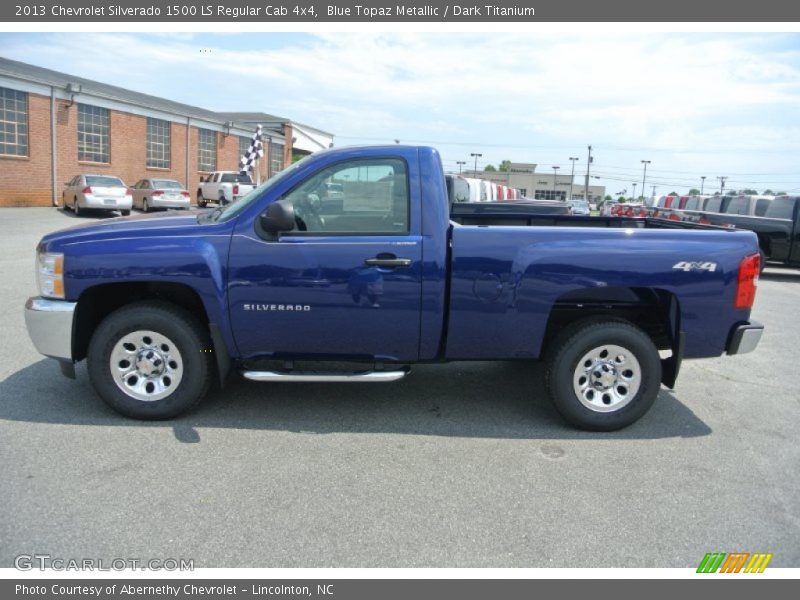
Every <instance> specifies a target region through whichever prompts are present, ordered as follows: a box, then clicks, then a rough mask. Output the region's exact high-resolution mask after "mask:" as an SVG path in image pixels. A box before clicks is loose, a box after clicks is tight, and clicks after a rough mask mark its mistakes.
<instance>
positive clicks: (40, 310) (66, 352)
mask: <svg viewBox="0 0 800 600" xmlns="http://www.w3.org/2000/svg"><path fill="white" fill-rule="evenodd" d="M76 306H77V302H67V301H66V300H49V299H47V298H41V297H39V296H36V297H34V298H28V301H27V302H26V303H25V325H26V326H27V327H28V335H29V336H30V338H31V341H33V345H34V346H35V347H36V350H38V351H39V352H40V353H41V354H44V355H45V356H49V357H50V358H56V359H58V360H66V361H70V362H72V321H73V318H74V316H75V307H76Z"/></svg>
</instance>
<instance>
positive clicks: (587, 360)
mask: <svg viewBox="0 0 800 600" xmlns="http://www.w3.org/2000/svg"><path fill="white" fill-rule="evenodd" d="M641 385H642V368H641V366H640V365H639V361H638V360H637V359H636V356H635V355H634V354H633V352H631V351H630V350H628V349H627V348H625V347H623V346H617V345H614V344H605V345H603V346H598V347H596V348H593V349H592V350H590V351H589V352H587V353H586V354H584V355H583V357H582V358H581V359H580V360H579V361H578V362H577V364H576V365H575V370H574V372H573V376H572V387H573V390H574V391H575V396H577V398H578V400H579V401H580V403H581V404H583V405H584V406H585V407H586V408H588V409H590V410H593V411H595V412H614V411H616V410H620V409H621V408H623V407H624V406H627V405H628V404H629V403H630V401H631V400H633V399H634V398H635V397H636V394H637V393H638V392H639V388H640V387H641Z"/></svg>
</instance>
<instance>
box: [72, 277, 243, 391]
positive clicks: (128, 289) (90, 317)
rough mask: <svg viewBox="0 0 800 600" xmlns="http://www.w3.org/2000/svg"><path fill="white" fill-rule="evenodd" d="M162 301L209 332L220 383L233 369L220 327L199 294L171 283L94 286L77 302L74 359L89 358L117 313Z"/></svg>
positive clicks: (186, 286) (118, 283)
mask: <svg viewBox="0 0 800 600" xmlns="http://www.w3.org/2000/svg"><path fill="white" fill-rule="evenodd" d="M156 299H157V300H163V301H166V302H169V303H171V304H174V305H176V306H180V307H181V308H184V309H185V310H187V311H188V312H190V313H191V314H192V315H193V316H195V317H196V318H197V319H198V320H200V322H201V323H202V325H203V326H205V327H207V328H208V330H209V335H210V337H211V341H212V344H213V348H214V354H215V357H216V363H217V369H218V374H219V378H220V383H222V382H224V380H225V378H226V376H227V374H228V372H229V371H230V366H231V353H230V351H229V349H228V347H227V345H226V344H225V341H224V337H223V336H222V334H221V332H220V327H219V324H218V323H214V322H213V321H211V320H210V318H209V315H208V311H207V310H206V307H205V305H204V304H203V300H202V298H201V297H200V294H199V293H198V292H197V291H196V290H195V289H194V288H192V287H191V286H189V285H186V284H182V283H171V282H151V281H139V282H115V283H106V284H100V285H96V286H92V287H90V288H87V289H86V290H84V291H83V292H82V293H81V295H80V297H79V298H78V302H77V307H76V312H75V319H74V322H73V329H72V357H73V360H74V361H80V360H83V359H84V358H86V355H87V353H88V349H89V342H90V340H91V338H92V334H93V333H94V331H95V330H96V329H97V327H98V325H100V323H101V322H102V321H103V319H105V318H106V317H107V316H108V315H110V314H111V313H112V312H114V311H115V310H118V309H119V308H122V307H123V306H126V305H128V304H132V303H134V302H139V301H142V300H156Z"/></svg>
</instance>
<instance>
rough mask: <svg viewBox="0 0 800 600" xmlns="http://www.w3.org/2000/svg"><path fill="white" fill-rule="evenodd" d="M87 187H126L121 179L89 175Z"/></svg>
mask: <svg viewBox="0 0 800 600" xmlns="http://www.w3.org/2000/svg"><path fill="white" fill-rule="evenodd" d="M86 185H96V186H99V187H125V184H124V183H122V180H121V179H120V178H119V177H108V176H107V175H87V176H86Z"/></svg>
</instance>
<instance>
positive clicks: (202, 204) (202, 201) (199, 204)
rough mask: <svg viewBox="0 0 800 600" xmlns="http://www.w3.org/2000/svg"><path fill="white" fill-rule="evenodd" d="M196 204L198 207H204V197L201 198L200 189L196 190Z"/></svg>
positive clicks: (201, 192)
mask: <svg viewBox="0 0 800 600" xmlns="http://www.w3.org/2000/svg"><path fill="white" fill-rule="evenodd" d="M197 206H199V207H200V208H205V207H206V199H205V198H203V191H202V190H197Z"/></svg>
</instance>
